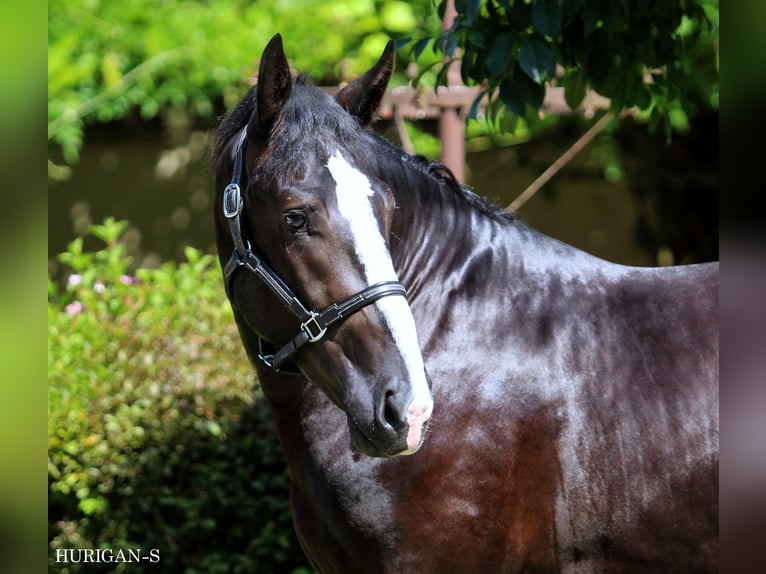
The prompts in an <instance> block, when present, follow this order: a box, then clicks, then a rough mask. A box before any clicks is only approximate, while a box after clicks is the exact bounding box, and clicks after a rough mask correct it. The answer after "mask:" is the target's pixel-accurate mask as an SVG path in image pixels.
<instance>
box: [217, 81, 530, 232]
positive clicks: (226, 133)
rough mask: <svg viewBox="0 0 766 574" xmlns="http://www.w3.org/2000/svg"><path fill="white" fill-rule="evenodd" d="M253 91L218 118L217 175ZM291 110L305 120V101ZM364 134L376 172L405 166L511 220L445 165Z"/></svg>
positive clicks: (302, 93) (310, 93)
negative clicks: (376, 148) (375, 161)
mask: <svg viewBox="0 0 766 574" xmlns="http://www.w3.org/2000/svg"><path fill="white" fill-rule="evenodd" d="M295 85H296V86H310V85H311V82H310V81H309V79H308V77H307V76H305V75H303V74H302V75H299V76H298V77H297V78H296V79H295ZM256 90H257V86H255V87H253V88H251V89H250V90H249V91H248V92H247V93H246V94H245V96H244V97H243V98H242V100H241V101H240V102H239V104H237V106H236V107H235V108H234V109H233V110H232V111H231V112H230V113H229V114H227V115H225V116H224V117H223V118H222V119H221V121H220V123H219V125H218V128H217V129H216V132H215V138H214V143H213V146H212V150H211V151H212V153H211V163H213V165H214V168H215V170H216V172H217V171H218V169H219V166H220V162H221V161H222V160H223V159H224V158H225V154H226V148H227V146H228V144H229V141H230V140H231V138H232V137H234V135H235V134H237V132H239V131H240V130H241V129H242V128H243V127H245V126H246V125H247V123H248V122H249V120H250V116H251V115H252V113H253V109H254V108H255V103H256V93H257V92H256ZM314 92H316V90H303V89H300V88H299V89H297V90H293V95H294V96H295V97H296V98H297V99H298V100H304V98H313V102H312V103H319V102H321V99H320V98H317V97H315V96H316V95H321V92H316V93H314ZM290 100H293V98H292V97H291V98H290ZM289 104H290V102H288V105H289ZM290 107H291V108H293V109H294V110H296V111H297V112H298V113H297V115H298V116H300V117H299V118H298V119H299V120H302V121H305V120H306V117H307V116H306V114H304V113H300V112H301V110H305V109H306V102H305V101H302V102H297V105H296V103H293V105H292V106H290ZM348 120H349V122H340V123H341V124H346V126H351V125H358V124H356V123H355V122H354V120H353V119H352V118H351V116H349V117H348ZM325 127H328V126H325ZM333 127H334V129H333V130H332V131H333V132H334V133H333V136H334V137H336V138H338V140H341V141H342V143H343V145H344V146H351V147H352V148H356V149H357V150H358V151H359V152H361V153H359V154H358V155H359V157H369V154H368V153H366V152H364V150H360V146H359V143H357V144H356V145H354V143H356V142H353V141H351V140H352V139H355V138H348V137H344V135H347V134H348V133H349V131H351V130H350V128H347V129H344V127H343V126H342V125H337V126H333ZM304 130H308V131H304ZM299 131H302V132H303V133H304V134H305V133H312V132H313V130H309V129H308V126H305V125H304V126H303V127H302V128H301V129H300V130H299ZM364 133H365V134H367V135H368V136H369V139H368V140H367V142H368V143H372V144H373V145H376V146H380V147H381V148H382V149H381V153H376V154H374V156H375V157H376V158H377V159H378V161H379V162H381V166H380V168H379V169H380V172H381V173H382V174H386V173H396V170H397V169H401V167H404V168H405V170H408V171H410V172H414V173H416V174H418V175H419V176H421V177H423V178H425V180H426V181H427V182H430V183H433V184H435V185H436V187H437V188H441V187H444V188H446V189H447V190H448V191H449V192H451V193H453V194H455V195H456V196H457V197H458V198H459V199H461V200H462V201H464V202H465V203H466V204H467V205H468V206H469V207H470V208H473V209H476V210H478V211H479V212H480V213H483V214H484V215H487V216H488V217H490V218H491V219H493V220H495V221H505V222H507V221H513V220H514V219H515V216H514V214H512V213H510V212H508V211H507V210H505V209H503V208H501V207H499V206H497V205H495V204H494V203H492V202H490V201H489V200H488V199H486V198H484V197H482V196H480V195H478V194H476V193H474V191H473V190H472V189H471V188H470V187H468V186H466V185H461V184H460V183H459V182H458V181H457V179H456V178H455V175H454V174H453V173H452V171H451V170H450V169H449V168H448V167H447V166H445V165H444V164H442V163H439V162H435V161H431V160H429V159H427V158H426V157H425V156H423V155H412V154H409V153H407V152H406V151H404V150H403V149H401V148H399V147H398V146H395V145H394V144H392V143H391V142H389V141H388V140H386V139H385V138H383V137H381V136H379V135H378V134H375V133H374V132H371V131H369V130H364ZM339 143H341V142H339ZM360 143H361V142H360ZM285 151H287V150H285ZM292 151H293V152H294V151H295V150H294V149H293V150H292ZM285 159H286V158H285Z"/></svg>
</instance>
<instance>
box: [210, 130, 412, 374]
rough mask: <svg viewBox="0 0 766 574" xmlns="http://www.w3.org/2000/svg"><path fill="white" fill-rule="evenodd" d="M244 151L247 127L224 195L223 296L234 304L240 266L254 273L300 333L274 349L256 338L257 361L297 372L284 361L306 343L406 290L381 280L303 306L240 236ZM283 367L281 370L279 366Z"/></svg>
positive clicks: (286, 370)
mask: <svg viewBox="0 0 766 574" xmlns="http://www.w3.org/2000/svg"><path fill="white" fill-rule="evenodd" d="M246 148H247V128H245V129H244V130H242V135H241V136H240V138H239V142H238V143H237V151H236V155H235V157H234V173H233V174H232V179H231V183H230V184H229V185H227V186H226V189H225V190H224V193H223V214H224V216H225V217H226V219H227V220H228V222H229V233H230V234H231V238H232V240H233V241H234V251H233V252H232V254H231V257H230V258H229V261H228V262H227V263H226V266H225V267H224V270H223V274H224V286H225V288H226V295H227V296H228V297H229V300H230V301H232V302H233V298H232V293H231V286H232V278H233V276H234V272H235V271H236V270H237V269H239V268H240V267H244V268H245V269H247V270H249V271H251V272H253V273H255V275H256V276H257V277H258V278H260V279H261V281H263V282H264V283H265V284H266V286H267V287H268V288H269V289H270V290H271V291H272V293H274V294H275V295H276V296H277V297H279V300H280V301H282V303H284V305H285V306H286V307H287V308H288V309H289V310H290V311H291V312H292V313H293V315H295V316H296V317H297V318H298V320H299V321H300V325H301V327H300V332H299V333H298V334H297V335H296V336H295V337H293V338H292V339H291V340H290V341H289V342H288V343H287V344H286V345H283V346H282V347H281V348H279V349H277V348H276V347H275V346H274V345H273V344H271V343H269V342H268V341H265V340H264V339H262V338H261V337H260V336H259V337H258V345H259V350H258V358H259V359H260V360H261V361H263V362H264V363H265V364H266V365H267V366H269V367H271V368H272V369H274V370H275V371H277V372H294V373H297V372H298V370H297V368H295V367H294V366H292V368H288V366H287V365H285V362H286V361H287V360H288V359H289V358H290V357H292V356H293V355H294V354H295V353H296V352H297V351H298V350H299V349H300V348H301V347H303V346H304V345H305V344H306V343H316V342H317V341H320V340H321V339H322V337H324V335H325V333H326V332H327V329H328V328H329V327H330V326H331V325H333V324H334V323H337V322H338V321H340V320H342V319H344V318H346V317H348V316H349V315H351V314H353V313H356V312H357V311H359V310H360V309H362V308H363V307H366V306H367V305H369V304H371V303H374V302H375V301H377V300H378V299H380V298H382V297H387V296H389V295H399V296H402V297H406V296H407V290H406V289H405V288H404V286H403V285H402V284H401V283H399V282H398V281H382V282H380V283H376V284H374V285H370V286H369V287H366V288H364V289H362V290H361V291H359V292H358V293H356V294H355V295H351V296H350V297H347V298H345V299H343V300H341V301H337V302H335V303H332V304H331V305H329V306H328V307H327V308H325V309H324V310H322V311H320V312H317V311H314V310H312V309H311V308H309V307H307V306H306V305H304V304H303V303H302V302H301V300H300V299H299V298H298V296H297V295H295V293H293V291H292V290H291V289H290V288H289V287H288V286H287V285H286V284H285V282H284V281H282V279H281V278H280V277H279V275H277V274H276V272H275V271H274V270H273V269H272V268H271V267H269V266H268V265H267V264H266V262H265V261H264V260H263V259H262V258H261V257H259V256H258V254H257V253H256V252H255V251H253V249H252V246H251V245H250V242H249V241H248V240H247V239H246V238H245V237H244V235H243V233H242V222H241V220H240V215H241V213H242V208H243V200H244V198H243V195H242V192H241V190H240V187H239V182H240V181H241V180H242V175H243V171H244V156H245V149H246ZM270 351H272V352H270ZM283 365H284V367H283V368H282V369H280V367H281V366H283Z"/></svg>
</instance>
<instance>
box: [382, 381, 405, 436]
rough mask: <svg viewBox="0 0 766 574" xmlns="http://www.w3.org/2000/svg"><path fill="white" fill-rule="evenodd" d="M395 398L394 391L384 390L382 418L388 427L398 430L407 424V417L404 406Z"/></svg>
mask: <svg viewBox="0 0 766 574" xmlns="http://www.w3.org/2000/svg"><path fill="white" fill-rule="evenodd" d="M397 398H398V397H397V394H396V393H395V392H394V391H387V392H386V398H385V405H384V407H383V419H384V421H385V423H386V424H387V425H388V426H389V427H390V428H392V429H393V430H394V431H396V432H399V431H401V430H402V429H404V427H405V426H406V425H407V418H406V416H405V411H404V408H402V405H400V404H399V401H398V400H397Z"/></svg>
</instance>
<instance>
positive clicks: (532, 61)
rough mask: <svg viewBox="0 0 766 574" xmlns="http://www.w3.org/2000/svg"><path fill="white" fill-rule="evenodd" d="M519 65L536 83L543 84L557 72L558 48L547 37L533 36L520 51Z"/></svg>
mask: <svg viewBox="0 0 766 574" xmlns="http://www.w3.org/2000/svg"><path fill="white" fill-rule="evenodd" d="M519 66H520V67H521V69H522V70H523V71H524V73H525V74H526V75H527V76H529V77H530V78H531V79H532V80H533V81H534V82H535V83H537V84H542V83H543V82H544V81H545V80H547V79H549V78H552V77H553V76H554V75H555V73H556V50H554V48H553V45H552V44H550V43H549V42H548V41H547V40H545V38H542V37H540V36H532V37H531V38H530V39H529V40H528V41H527V42H526V43H525V44H524V45H523V46H522V47H521V50H520V51H519Z"/></svg>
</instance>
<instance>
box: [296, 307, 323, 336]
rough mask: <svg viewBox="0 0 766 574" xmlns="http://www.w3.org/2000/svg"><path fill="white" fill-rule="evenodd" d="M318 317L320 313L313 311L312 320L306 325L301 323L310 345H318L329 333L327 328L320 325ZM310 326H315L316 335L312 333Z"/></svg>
mask: <svg viewBox="0 0 766 574" xmlns="http://www.w3.org/2000/svg"><path fill="white" fill-rule="evenodd" d="M317 317H319V313H317V312H315V311H312V312H311V318H310V319H308V320H307V321H306V322H305V323H301V331H303V332H304V333H306V335H308V338H309V343H316V342H317V341H319V340H320V339H321V338H322V337H324V334H325V333H326V332H327V327H322V326H321V325H320V324H319V321H317ZM309 325H314V326H315V327H316V330H317V333H316V334H314V333H312V332H311V328H310V327H309Z"/></svg>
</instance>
